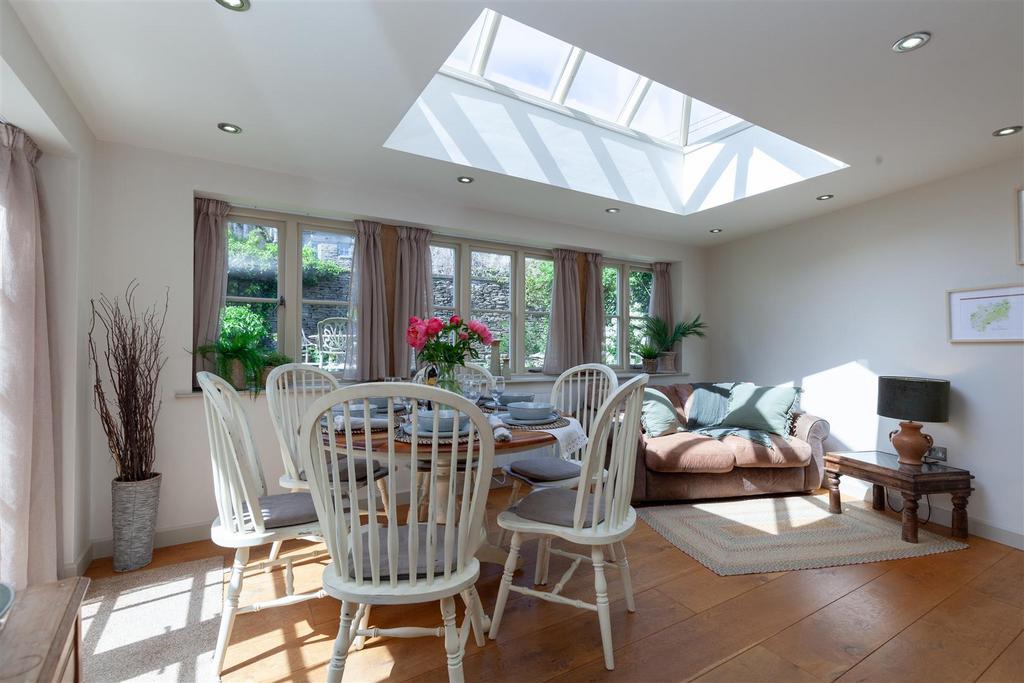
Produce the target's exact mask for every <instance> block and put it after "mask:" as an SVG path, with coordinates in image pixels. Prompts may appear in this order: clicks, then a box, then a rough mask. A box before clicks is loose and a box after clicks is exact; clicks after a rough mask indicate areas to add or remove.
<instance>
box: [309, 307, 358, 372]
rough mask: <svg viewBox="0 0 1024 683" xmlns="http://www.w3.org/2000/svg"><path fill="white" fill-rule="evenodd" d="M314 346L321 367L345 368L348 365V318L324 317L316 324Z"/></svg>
mask: <svg viewBox="0 0 1024 683" xmlns="http://www.w3.org/2000/svg"><path fill="white" fill-rule="evenodd" d="M316 346H317V353H318V354H319V358H318V363H319V364H320V367H321V368H327V369H334V370H339V369H345V368H347V367H348V360H349V358H348V352H349V346H350V339H349V319H348V318H338V317H334V318H324V319H323V320H321V321H319V322H318V323H317V324H316Z"/></svg>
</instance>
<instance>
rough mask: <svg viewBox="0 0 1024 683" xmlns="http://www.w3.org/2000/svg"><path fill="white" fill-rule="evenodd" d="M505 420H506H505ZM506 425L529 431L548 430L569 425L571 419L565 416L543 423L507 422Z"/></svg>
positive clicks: (510, 427)
mask: <svg viewBox="0 0 1024 683" xmlns="http://www.w3.org/2000/svg"><path fill="white" fill-rule="evenodd" d="M503 422H504V420H503ZM505 426H506V427H508V428H509V429H522V430H525V431H528V432H546V431H547V430H549V429H560V428H562V427H568V426H569V421H568V420H566V419H565V418H564V417H560V418H558V419H557V420H554V421H552V422H549V423H547V424H543V425H513V424H509V423H508V422H505Z"/></svg>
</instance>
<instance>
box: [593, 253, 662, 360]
mask: <svg viewBox="0 0 1024 683" xmlns="http://www.w3.org/2000/svg"><path fill="white" fill-rule="evenodd" d="M604 267H605V268H615V269H616V270H618V272H619V282H618V285H619V287H618V300H617V301H616V303H617V305H618V315H614V316H610V317H612V318H618V321H619V325H618V335H619V339H618V342H619V344H618V349H619V363H618V364H617V365H609V367H611V368H612V369H614V370H623V371H625V370H630V369H631V366H630V364H629V352H630V348H629V328H630V323H631V322H632V321H633V320H635V319H639V318H641V317H643V315H646V314H647V312H646V311H644V313H643V314H642V315H632V314H631V313H630V307H629V304H630V299H629V295H630V290H629V274H630V273H631V272H640V273H653V272H654V268H653V267H652V266H651V265H650V264H648V263H637V262H635V261H619V260H615V259H605V262H604ZM602 286H603V282H602Z"/></svg>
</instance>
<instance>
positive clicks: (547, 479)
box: [498, 363, 619, 584]
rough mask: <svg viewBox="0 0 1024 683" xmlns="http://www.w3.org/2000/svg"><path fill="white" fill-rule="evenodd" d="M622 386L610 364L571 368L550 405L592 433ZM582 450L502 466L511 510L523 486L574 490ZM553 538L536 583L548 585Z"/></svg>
mask: <svg viewBox="0 0 1024 683" xmlns="http://www.w3.org/2000/svg"><path fill="white" fill-rule="evenodd" d="M618 387H619V378H618V377H616V375H615V372H614V371H613V370H612V369H611V368H610V367H608V366H607V365H602V364H601V363H585V364H583V365H577V366H575V367H572V368H569V369H568V370H566V371H565V372H563V373H562V374H561V375H559V376H558V379H556V380H555V383H554V385H553V386H552V388H551V403H553V404H554V406H555V409H556V410H559V411H561V412H562V413H564V414H569V415H572V416H573V417H575V418H576V419H577V420H579V422H580V426H581V427H583V431H584V432H586V433H587V434H588V435H589V434H590V430H591V427H592V426H593V424H594V421H595V420H596V419H597V413H598V411H599V410H600V409H601V407H602V406H603V405H604V402H605V401H606V400H607V399H608V397H609V396H610V395H611V394H612V392H613V391H615V390H616V389H618ZM583 453H584V451H583V449H580V450H578V451H575V452H573V453H559V454H558V455H559V456H560V457H557V458H552V457H550V456H534V457H532V458H524V459H522V460H517V461H516V462H513V463H511V464H509V465H505V466H504V467H502V471H503V472H505V474H506V475H507V476H508V477H509V478H511V479H512V493H511V494H510V495H509V500H508V504H509V506H510V507H511V506H512V505H514V504H515V503H516V501H518V500H519V499H520V498H521V497H522V495H523V485H524V484H525V485H526V486H528V487H530V488H531V489H534V490H536V489H544V488H574V487H575V486H576V485H577V484H578V483H579V480H580V468H581V466H582V462H583ZM550 543H551V539H550V538H548V539H545V543H542V544H541V547H539V548H538V549H537V553H538V559H539V560H540V561H539V562H538V563H537V574H536V576H535V577H534V582H535V583H540V584H543V583H547V560H546V558H547V552H548V549H549V547H550ZM498 544H499V545H500V546H502V547H505V546H506V545H507V544H508V533H507V532H502V534H501V538H500V540H499V542H498Z"/></svg>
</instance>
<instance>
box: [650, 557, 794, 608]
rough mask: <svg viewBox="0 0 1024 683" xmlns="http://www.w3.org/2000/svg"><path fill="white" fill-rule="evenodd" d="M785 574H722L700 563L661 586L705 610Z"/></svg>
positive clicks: (679, 600) (690, 606) (687, 605)
mask: <svg viewBox="0 0 1024 683" xmlns="http://www.w3.org/2000/svg"><path fill="white" fill-rule="evenodd" d="M785 575H786V572H774V573H770V574H739V575H736V576H719V575H718V574H716V573H714V572H713V571H711V570H710V569H708V568H707V567H704V566H703V565H698V566H696V567H693V568H691V569H689V570H687V571H686V572H684V573H683V574H682V575H680V576H677V577H676V578H674V579H671V580H670V581H668V582H666V583H665V584H663V585H662V586H660V589H661V591H662V592H663V593H667V594H668V595H671V596H672V597H673V598H674V599H675V600H676V601H678V602H679V603H680V604H682V605H685V606H686V607H688V608H690V609H692V610H693V611H694V612H703V611H704V610H706V609H710V608H712V607H714V606H715V605H717V604H719V603H722V602H725V601H726V600H730V599H732V598H734V597H736V596H737V595H741V594H743V593H746V592H747V591H749V590H752V589H754V588H757V587H758V586H763V585H764V584H766V583H768V582H769V581H774V580H775V579H778V578H780V577H782V576H785Z"/></svg>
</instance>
